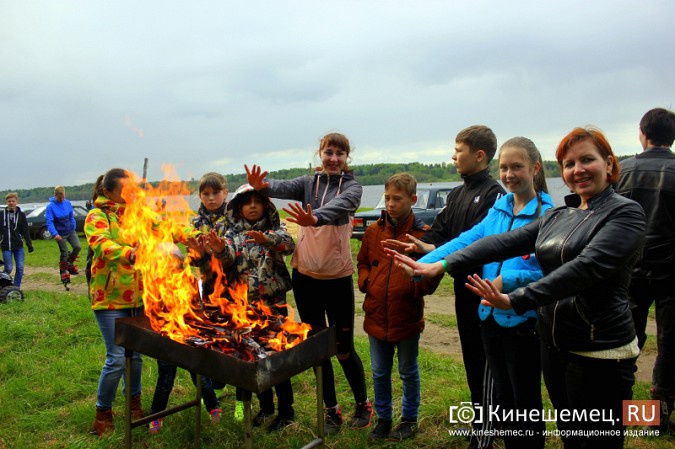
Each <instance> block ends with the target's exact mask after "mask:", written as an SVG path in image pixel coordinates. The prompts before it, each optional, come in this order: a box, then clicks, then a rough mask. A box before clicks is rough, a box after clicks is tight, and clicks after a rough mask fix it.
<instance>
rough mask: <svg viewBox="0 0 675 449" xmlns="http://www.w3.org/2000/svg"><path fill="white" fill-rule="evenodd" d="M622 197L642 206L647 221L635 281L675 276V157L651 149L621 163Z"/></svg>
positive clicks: (657, 149)
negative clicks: (636, 279) (637, 279)
mask: <svg viewBox="0 0 675 449" xmlns="http://www.w3.org/2000/svg"><path fill="white" fill-rule="evenodd" d="M616 191H617V193H619V194H620V195H623V196H625V197H626V198H630V199H632V200H633V201H637V202H638V203H640V205H641V206H642V208H643V209H644V211H645V215H646V217H647V232H646V233H645V245H644V247H643V248H642V255H641V256H640V260H638V263H637V264H636V265H635V269H634V270H633V278H639V279H665V278H669V277H674V276H675V154H673V153H672V151H670V150H669V149H668V148H663V147H650V148H647V150H646V151H644V152H643V153H640V154H638V155H637V156H635V157H632V158H629V159H626V160H623V161H621V177H620V178H619V182H618V183H617V186H616Z"/></svg>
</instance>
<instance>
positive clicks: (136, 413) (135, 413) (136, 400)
mask: <svg viewBox="0 0 675 449" xmlns="http://www.w3.org/2000/svg"><path fill="white" fill-rule="evenodd" d="M143 416H144V415H143V406H142V404H141V395H140V394H139V395H138V396H132V397H131V419H141V418H142V417H143Z"/></svg>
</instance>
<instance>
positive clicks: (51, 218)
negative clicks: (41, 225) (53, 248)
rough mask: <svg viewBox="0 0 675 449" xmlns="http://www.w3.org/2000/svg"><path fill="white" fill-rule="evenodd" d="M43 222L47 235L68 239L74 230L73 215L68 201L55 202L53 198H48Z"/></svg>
mask: <svg viewBox="0 0 675 449" xmlns="http://www.w3.org/2000/svg"><path fill="white" fill-rule="evenodd" d="M45 220H46V221H47V229H49V233H50V234H51V235H53V236H54V237H56V236H57V235H60V236H61V237H68V236H69V235H70V234H71V233H72V232H73V231H74V230H75V213H74V212H73V206H72V205H71V204H70V201H68V200H67V199H64V200H63V201H61V202H57V201H56V199H55V198H54V197H51V198H49V204H47V210H46V211H45Z"/></svg>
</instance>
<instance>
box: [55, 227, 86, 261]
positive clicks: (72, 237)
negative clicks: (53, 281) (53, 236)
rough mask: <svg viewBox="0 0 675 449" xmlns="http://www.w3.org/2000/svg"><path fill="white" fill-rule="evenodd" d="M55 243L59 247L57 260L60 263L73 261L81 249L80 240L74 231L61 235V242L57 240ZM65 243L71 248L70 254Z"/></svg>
mask: <svg viewBox="0 0 675 449" xmlns="http://www.w3.org/2000/svg"><path fill="white" fill-rule="evenodd" d="M56 243H57V244H58V245H59V251H60V252H61V256H60V259H59V260H60V261H61V262H68V261H69V258H71V260H74V259H75V258H76V257H77V255H78V254H80V250H81V249H82V248H81V247H80V239H79V237H78V236H77V232H76V231H73V232H71V233H70V234H68V235H62V236H61V240H57V242H56ZM67 243H70V246H71V247H72V251H70V252H68V245H67Z"/></svg>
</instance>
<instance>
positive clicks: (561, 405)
mask: <svg viewBox="0 0 675 449" xmlns="http://www.w3.org/2000/svg"><path fill="white" fill-rule="evenodd" d="M541 366H542V370H543V372H544V380H545V381H546V388H547V389H548V393H549V396H550V398H551V403H552V404H553V407H554V408H555V409H556V411H557V412H558V413H560V411H561V410H569V411H570V414H572V413H574V411H576V412H577V413H585V414H586V416H589V415H590V412H591V411H595V410H599V413H600V414H601V415H600V416H601V417H602V415H604V417H611V418H612V419H613V421H611V422H609V420H603V419H598V420H597V421H594V420H590V419H586V420H572V419H570V420H567V421H565V420H561V419H558V429H560V430H582V431H590V430H600V431H616V430H618V431H619V435H618V436H588V437H567V438H563V442H564V444H565V449H577V448H578V449H597V448H603V449H613V448H616V449H620V448H623V440H624V436H623V431H624V429H625V428H626V426H623V425H621V419H622V411H623V407H622V405H623V401H624V400H626V399H632V398H633V384H634V383H635V379H634V377H633V368H634V366H635V359H634V358H633V359H626V360H604V359H593V358H590V357H583V356H579V355H575V354H571V353H568V352H561V351H558V350H556V349H552V348H547V347H546V346H545V345H543V344H542V345H541ZM595 413H598V412H595ZM558 416H560V415H558Z"/></svg>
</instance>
